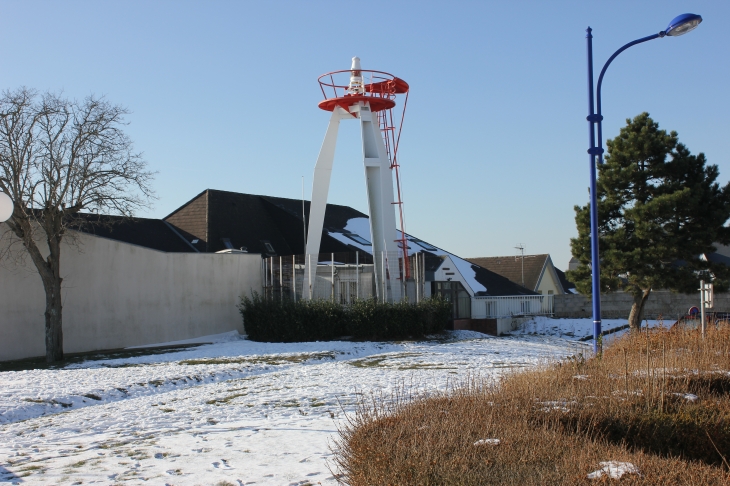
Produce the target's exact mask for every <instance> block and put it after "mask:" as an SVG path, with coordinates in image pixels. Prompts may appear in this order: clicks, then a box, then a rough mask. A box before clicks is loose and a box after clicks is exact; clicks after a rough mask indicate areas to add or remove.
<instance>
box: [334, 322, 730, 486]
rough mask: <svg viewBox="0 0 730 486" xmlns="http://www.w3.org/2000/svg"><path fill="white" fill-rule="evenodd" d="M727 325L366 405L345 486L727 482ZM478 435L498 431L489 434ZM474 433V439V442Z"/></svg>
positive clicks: (338, 452) (344, 455)
mask: <svg viewBox="0 0 730 486" xmlns="http://www.w3.org/2000/svg"><path fill="white" fill-rule="evenodd" d="M729 350H730V329H727V328H722V329H712V330H710V331H708V334H707V337H706V338H705V339H703V338H702V337H701V335H700V334H699V333H698V332H697V331H688V330H676V331H675V330H672V331H667V330H659V331H651V332H642V333H635V334H630V335H626V336H624V337H622V338H620V339H618V340H617V341H616V342H615V343H614V344H613V345H612V346H611V347H609V348H608V349H606V350H605V352H604V353H603V355H602V356H600V357H598V358H592V359H588V360H584V359H583V358H582V357H581V356H576V357H572V358H569V359H566V360H563V361H561V362H557V363H552V364H546V365H544V366H542V367H540V368H538V369H532V370H529V371H523V372H515V373H511V374H508V375H506V376H504V377H502V378H500V379H498V380H491V381H490V380H487V379H478V378H472V379H470V380H469V381H467V382H465V383H461V384H459V385H457V386H453V387H451V388H450V389H449V390H448V391H446V392H443V393H438V394H432V395H430V396H420V397H418V398H410V399H403V398H402V397H403V396H404V395H401V396H400V397H398V398H397V399H396V400H390V401H381V400H374V401H371V402H368V403H365V402H363V403H362V404H361V406H360V407H359V409H358V411H357V413H356V414H355V415H354V416H353V417H352V418H351V419H350V422H349V423H347V424H345V426H344V427H342V429H341V430H340V437H339V440H338V442H337V443H336V445H335V447H334V449H335V450H334V452H335V459H336V466H337V468H338V469H339V471H338V472H339V473H340V474H341V477H340V479H341V481H342V482H343V483H346V484H350V485H369V484H399V485H411V484H413V485H416V484H418V485H437V484H457V485H472V484H473V485H483V484H524V485H546V484H555V485H558V484H560V485H562V484H596V483H601V482H602V481H604V480H605V481H608V482H612V481H614V480H609V479H607V476H604V477H603V479H602V480H596V479H589V478H588V474H589V473H591V472H593V471H596V470H599V469H601V465H600V463H601V462H607V461H618V462H630V463H631V464H633V465H634V466H636V467H637V468H638V471H639V473H640V474H626V475H624V476H623V477H622V478H621V483H622V484H694V485H705V484H730V474H729V470H730V464H729V463H728V459H730V355H729V354H728V351H729ZM486 439H497V440H498V441H499V443H498V444H496V442H495V441H487V440H486ZM480 441H481V442H480Z"/></svg>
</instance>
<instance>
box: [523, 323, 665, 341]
mask: <svg viewBox="0 0 730 486" xmlns="http://www.w3.org/2000/svg"><path fill="white" fill-rule="evenodd" d="M646 322H647V321H643V322H642V328H644V326H645V325H646ZM648 323H649V327H650V328H655V327H659V326H661V325H663V326H668V325H670V324H671V322H670V323H667V322H666V321H659V320H649V321H648ZM627 324H628V320H627V319H603V321H602V322H601V330H602V331H603V332H604V333H605V332H608V331H613V330H614V329H618V328H621V327H623V326H626V325H627ZM628 331H629V330H628V329H622V330H620V331H615V332H612V333H611V334H606V335H604V336H603V345H604V346H608V345H610V344H611V343H612V342H613V341H615V340H616V339H617V338H618V337H620V336H623V335H624V334H625V333H627V332H628ZM510 334H512V335H513V336H525V335H537V336H555V337H560V338H562V339H569V340H572V341H580V340H586V339H588V338H590V339H589V340H588V341H587V342H589V343H590V342H591V341H592V338H593V320H592V319H571V318H566V319H556V318H552V317H545V316H536V317H533V318H532V319H530V320H529V321H526V322H524V323H523V324H521V325H520V328H519V329H517V330H516V331H512V332H511V333H510Z"/></svg>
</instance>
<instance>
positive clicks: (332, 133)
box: [302, 108, 352, 299]
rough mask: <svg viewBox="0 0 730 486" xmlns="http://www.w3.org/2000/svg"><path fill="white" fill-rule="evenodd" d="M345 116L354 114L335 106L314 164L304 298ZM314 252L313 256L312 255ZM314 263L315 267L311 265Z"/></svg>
mask: <svg viewBox="0 0 730 486" xmlns="http://www.w3.org/2000/svg"><path fill="white" fill-rule="evenodd" d="M345 117H349V118H352V115H350V114H349V113H347V112H346V111H345V110H343V109H342V108H335V109H334V111H332V116H331V117H330V123H329V125H328V126H327V133H325V136H324V142H322V148H320V149H319V157H317V164H316V165H315V166H314V177H313V178H312V202H311V203H310V205H309V230H308V231H307V257H306V259H305V269H304V286H303V288H302V298H303V299H311V298H312V284H313V282H312V281H311V279H314V280H316V279H317V262H318V261H319V247H320V244H321V243H322V229H323V227H324V211H325V209H326V208H327V194H328V193H329V189H330V178H331V177H332V163H333V162H334V160H335V147H336V146H337V133H338V132H339V129H340V120H342V119H343V118H345ZM312 256H314V258H312ZM312 266H313V268H312Z"/></svg>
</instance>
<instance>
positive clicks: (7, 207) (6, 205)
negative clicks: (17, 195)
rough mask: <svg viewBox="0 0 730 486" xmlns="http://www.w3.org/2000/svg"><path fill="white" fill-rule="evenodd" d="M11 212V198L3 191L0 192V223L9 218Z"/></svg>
mask: <svg viewBox="0 0 730 486" xmlns="http://www.w3.org/2000/svg"><path fill="white" fill-rule="evenodd" d="M12 214H13V200H12V199H10V196H8V195H7V194H5V193H4V192H0V223H3V222H5V221H7V220H9V219H10V216H12Z"/></svg>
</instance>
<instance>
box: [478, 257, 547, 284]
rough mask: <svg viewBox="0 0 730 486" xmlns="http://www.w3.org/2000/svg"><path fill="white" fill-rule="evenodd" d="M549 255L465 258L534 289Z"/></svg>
mask: <svg viewBox="0 0 730 486" xmlns="http://www.w3.org/2000/svg"><path fill="white" fill-rule="evenodd" d="M549 256H550V255H548V254H542V255H525V256H524V259H523V257H522V256H521V255H516V256H502V257H476V258H467V259H466V260H467V261H469V262H471V263H474V264H475V265H479V266H480V267H482V268H486V269H487V270H491V271H492V272H495V273H498V274H499V275H502V276H503V277H506V278H508V279H509V280H511V281H512V282H514V283H516V284H518V285H523V286H524V287H526V288H528V289H530V290H532V291H535V290H537V286H538V284H539V283H540V276H541V275H542V272H543V268H544V267H545V264H546V262H547V259H548V257H549ZM523 261H524V273H523ZM523 275H524V281H523ZM523 282H524V283H523Z"/></svg>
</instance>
